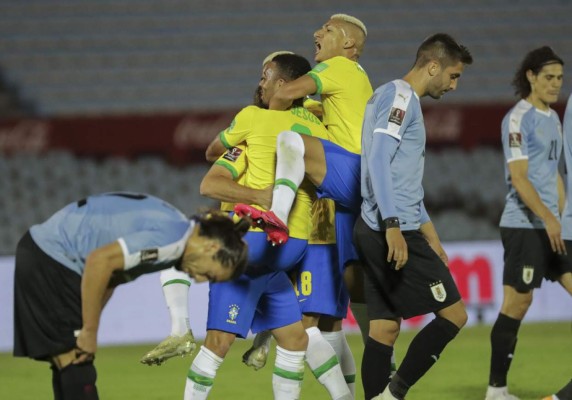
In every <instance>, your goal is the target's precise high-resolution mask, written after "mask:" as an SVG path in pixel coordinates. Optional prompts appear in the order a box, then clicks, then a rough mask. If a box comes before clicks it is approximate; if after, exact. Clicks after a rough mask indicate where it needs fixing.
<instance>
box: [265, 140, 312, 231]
mask: <svg viewBox="0 0 572 400" xmlns="http://www.w3.org/2000/svg"><path fill="white" fill-rule="evenodd" d="M304 151H305V149H304V141H303V140H302V137H301V136H300V134H298V133H296V132H292V131H284V132H281V133H280V134H279V135H278V138H277V140H276V176H275V180H274V191H273V194H272V207H271V208H270V211H272V212H274V214H276V216H277V217H278V218H280V219H281V220H282V222H284V223H285V224H287V223H288V216H289V215H290V209H291V208H292V204H293V203H294V199H295V198H296V191H297V190H298V187H299V186H300V184H301V183H302V180H303V179H304V173H305V166H304Z"/></svg>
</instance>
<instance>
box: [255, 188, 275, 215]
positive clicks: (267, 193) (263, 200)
mask: <svg viewBox="0 0 572 400" xmlns="http://www.w3.org/2000/svg"><path fill="white" fill-rule="evenodd" d="M273 191H274V185H270V186H268V187H266V188H264V189H260V190H258V194H259V195H258V199H257V200H256V201H255V202H254V204H258V205H259V206H260V207H262V208H264V209H265V210H270V207H272V193H273Z"/></svg>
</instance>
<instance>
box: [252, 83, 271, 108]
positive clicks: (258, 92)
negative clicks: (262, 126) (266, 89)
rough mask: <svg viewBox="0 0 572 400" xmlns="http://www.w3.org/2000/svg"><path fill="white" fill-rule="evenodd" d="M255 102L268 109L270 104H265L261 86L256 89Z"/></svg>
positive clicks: (258, 105)
mask: <svg viewBox="0 0 572 400" xmlns="http://www.w3.org/2000/svg"><path fill="white" fill-rule="evenodd" d="M253 104H254V105H255V106H256V107H260V108H264V109H268V104H264V100H262V88H261V87H260V86H258V87H257V88H256V90H255V91H254V100H253Z"/></svg>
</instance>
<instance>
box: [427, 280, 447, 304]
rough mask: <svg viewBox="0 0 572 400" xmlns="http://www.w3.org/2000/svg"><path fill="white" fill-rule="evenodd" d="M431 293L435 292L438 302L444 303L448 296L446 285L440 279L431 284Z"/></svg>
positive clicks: (434, 296) (434, 295)
mask: <svg viewBox="0 0 572 400" xmlns="http://www.w3.org/2000/svg"><path fill="white" fill-rule="evenodd" d="M430 287H431V293H433V298H434V299H435V300H437V301H438V302H440V303H442V302H444V301H445V299H446V298H447V292H446V291H445V286H443V282H441V281H438V282H435V283H432V284H431V285H430Z"/></svg>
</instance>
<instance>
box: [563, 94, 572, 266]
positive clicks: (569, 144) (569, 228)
mask: <svg viewBox="0 0 572 400" xmlns="http://www.w3.org/2000/svg"><path fill="white" fill-rule="evenodd" d="M564 160H565V161H566V206H565V207H564V212H563V213H562V239H564V240H572V95H570V97H569V98H568V105H567V106H566V112H565V113H564ZM568 256H570V254H569V255H568Z"/></svg>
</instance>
